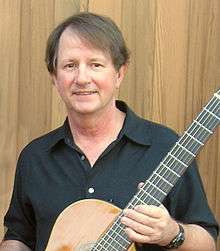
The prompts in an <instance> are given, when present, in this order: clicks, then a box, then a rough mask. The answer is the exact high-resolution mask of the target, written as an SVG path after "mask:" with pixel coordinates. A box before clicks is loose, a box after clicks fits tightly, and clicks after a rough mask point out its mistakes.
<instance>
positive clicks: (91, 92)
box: [73, 91, 98, 96]
mask: <svg viewBox="0 0 220 251" xmlns="http://www.w3.org/2000/svg"><path fill="white" fill-rule="evenodd" d="M95 93H98V92H97V91H73V94H74V95H82V96H86V95H92V94H95Z"/></svg>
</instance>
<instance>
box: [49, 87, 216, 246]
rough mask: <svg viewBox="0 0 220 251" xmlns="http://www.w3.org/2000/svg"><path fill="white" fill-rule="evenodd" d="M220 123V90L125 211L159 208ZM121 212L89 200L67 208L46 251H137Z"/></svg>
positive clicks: (57, 223)
mask: <svg viewBox="0 0 220 251" xmlns="http://www.w3.org/2000/svg"><path fill="white" fill-rule="evenodd" d="M219 123H220V90H219V91H218V92H216V93H215V94H214V96H213V97H212V99H211V100H210V101H209V102H208V104H207V105H206V106H205V107H204V108H203V110H202V111H201V112H200V113H199V115H198V116H197V118H196V119H195V120H194V121H193V123H192V124H191V125H190V126H189V128H188V129H187V130H186V131H185V132H184V133H183V135H182V136H181V137H180V138H179V140H178V141H177V142H176V144H175V145H174V146H173V147H172V148H171V150H170V151H169V152H168V154H167V155H166V156H165V158H164V159H163V160H162V161H161V162H160V164H159V165H158V167H157V168H156V169H155V171H154V172H153V173H152V174H151V176H150V177H149V178H148V179H147V180H146V181H145V183H144V185H143V187H142V188H141V189H140V190H139V191H138V192H137V193H136V194H135V195H134V196H133V198H132V199H131V200H130V201H129V203H128V205H127V206H126V208H134V207H135V206H136V205H138V204H150V205H155V206H159V205H160V204H161V203H162V201H163V199H164V198H165V197H166V195H167V194H168V193H169V192H170V190H171V189H172V187H173V186H174V185H175V184H176V182H177V180H178V179H179V178H180V177H181V175H182V174H183V173H184V172H185V170H186V169H187V167H188V166H189V165H190V163H191V162H192V160H193V159H194V158H195V157H196V155H197V153H198V152H199V150H200V149H201V147H202V146H203V145H204V143H205V142H206V140H207V139H208V137H209V136H210V135H211V134H213V131H214V129H215V128H216V127H217V126H218V124H219ZM122 215H123V211H121V209H119V208H117V207H115V206H113V205H112V204H109V203H107V202H104V201H100V200H95V199H88V200H82V201H78V202H76V203H73V204H71V205H70V206H68V207H67V208H66V209H65V210H64V211H63V212H62V213H61V214H60V215H59V217H58V218H57V220H56V223H55V225H54V227H53V230H52V232H51V235H50V238H49V241H48V245H47V248H46V251H87V250H91V251H99V250H102V251H125V250H129V251H134V250H135V246H134V244H133V243H131V241H130V240H129V239H128V237H127V236H126V234H125V232H124V226H123V224H121V222H120V219H121V217H122Z"/></svg>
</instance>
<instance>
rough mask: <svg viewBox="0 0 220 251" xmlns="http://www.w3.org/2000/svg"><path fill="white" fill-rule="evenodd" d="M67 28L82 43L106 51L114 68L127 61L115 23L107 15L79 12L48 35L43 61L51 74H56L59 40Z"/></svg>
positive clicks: (122, 41)
mask: <svg viewBox="0 0 220 251" xmlns="http://www.w3.org/2000/svg"><path fill="white" fill-rule="evenodd" d="M67 28H68V29H71V30H72V31H73V32H74V33H75V34H76V35H77V36H79V38H80V39H81V40H82V41H83V42H84V43H87V44H88V45H90V46H92V47H94V48H96V49H99V50H102V51H103V52H106V53H108V54H109V55H110V57H111V59H112V63H113V65H114V67H115V69H116V70H119V69H120V67H121V66H122V65H124V64H127V63H128V61H129V52H128V49H127V47H126V44H125V41H124V39H123V36H122V34H121V31H120V30H119V29H118V27H117V25H116V24H115V23H114V22H113V21H112V20H111V19H110V18H108V17H104V16H100V15H96V14H93V13H89V12H81V13H79V14H76V15H73V16H71V17H69V18H67V19H66V20H64V21H63V22H62V23H61V24H59V25H58V26H57V27H56V28H55V29H54V30H53V32H52V33H51V34H50V36H49V39H48V42H47V48H46V58H45V61H46V64H47V69H48V71H49V72H50V73H51V74H56V66H57V57H58V49H59V41H60V37H61V35H62V33H63V32H64V31H65V30H66V29H67Z"/></svg>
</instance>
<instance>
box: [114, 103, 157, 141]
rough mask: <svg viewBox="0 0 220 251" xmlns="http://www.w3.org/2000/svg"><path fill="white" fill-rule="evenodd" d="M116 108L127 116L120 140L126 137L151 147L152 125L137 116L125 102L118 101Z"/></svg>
mask: <svg viewBox="0 0 220 251" xmlns="http://www.w3.org/2000/svg"><path fill="white" fill-rule="evenodd" d="M116 106H117V108H118V109H119V110H120V111H122V112H124V113H125V114H126V117H125V122H124V125H123V128H122V130H121V132H120V134H119V138H121V137H123V136H124V135H125V136H126V137H127V138H129V139H130V140H132V141H134V142H136V143H138V144H142V145H151V143H152V140H151V136H150V135H151V133H150V124H151V123H150V122H149V121H148V120H144V119H142V118H141V117H139V116H138V115H137V114H135V113H134V112H133V111H132V110H131V109H130V108H129V107H128V105H127V104H126V103H125V102H123V101H119V100H117V101H116Z"/></svg>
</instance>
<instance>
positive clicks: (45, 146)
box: [19, 126, 64, 158]
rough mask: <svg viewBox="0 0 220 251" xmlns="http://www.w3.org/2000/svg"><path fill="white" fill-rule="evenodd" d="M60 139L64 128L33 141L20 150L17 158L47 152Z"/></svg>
mask: <svg viewBox="0 0 220 251" xmlns="http://www.w3.org/2000/svg"><path fill="white" fill-rule="evenodd" d="M62 138H64V126H61V127H59V128H56V129H54V130H52V131H50V132H48V133H46V134H44V135H42V136H39V137H38V138H35V139H33V140H32V141H31V142H29V143H28V144H27V145H26V146H25V147H24V148H23V149H22V151H21V153H20V157H19V158H24V157H25V156H28V155H29V156H30V155H31V156H33V155H39V154H43V153H45V152H47V151H49V150H50V149H51V148H52V147H53V146H54V145H55V144H56V143H57V142H58V141H60V140H61V139H62Z"/></svg>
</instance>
